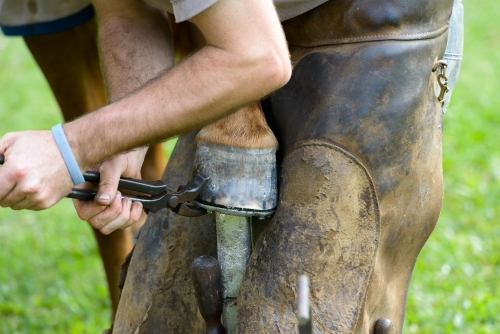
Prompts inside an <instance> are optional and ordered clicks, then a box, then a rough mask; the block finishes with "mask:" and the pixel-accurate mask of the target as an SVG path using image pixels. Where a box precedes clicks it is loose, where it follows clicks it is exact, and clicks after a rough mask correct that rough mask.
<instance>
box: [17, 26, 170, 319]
mask: <svg viewBox="0 0 500 334" xmlns="http://www.w3.org/2000/svg"><path fill="white" fill-rule="evenodd" d="M96 30H97V29H96V25H95V22H94V21H93V20H91V21H88V22H86V23H84V24H82V25H80V26H77V27H74V28H71V29H68V30H65V31H61V32H58V33H54V34H47V35H39V36H30V37H25V42H26V44H27V46H28V48H29V50H30V51H31V53H32V54H33V56H34V58H35V60H36V61H37V63H38V65H39V67H40V69H41V70H42V72H43V73H44V75H45V77H46V79H47V81H48V83H49V85H50V87H51V89H52V92H53V93H54V96H55V98H56V100H57V102H58V104H59V106H60V108H61V111H62V113H63V116H64V119H65V120H66V121H70V120H72V119H74V118H76V117H79V116H81V115H83V114H85V113H87V112H90V111H93V110H95V109H97V108H99V107H101V106H102V105H104V104H105V103H106V97H105V92H104V84H103V80H102V75H101V71H100V68H99V58H98V51H97V45H96V42H95V41H96V34H97V31H96ZM164 166H165V158H164V156H163V153H162V150H161V146H160V145H157V146H154V147H152V148H151V149H150V152H148V158H147V159H146V161H145V167H144V169H146V170H147V171H146V172H145V173H144V176H145V177H146V178H150V179H160V178H161V174H162V172H163V169H164ZM94 234H95V237H96V240H97V245H98V247H99V253H100V254H101V258H102V261H103V264H104V269H105V272H106V277H107V282H108V286H109V291H110V298H111V303H112V308H113V317H114V314H115V312H116V308H117V305H118V298H119V289H118V286H117V282H118V274H119V270H120V264H121V263H122V262H123V260H124V258H125V256H126V255H127V253H129V252H130V250H131V248H132V244H133V243H132V237H131V233H130V232H129V231H116V232H114V233H112V234H110V235H103V234H101V233H100V232H99V231H97V230H94Z"/></svg>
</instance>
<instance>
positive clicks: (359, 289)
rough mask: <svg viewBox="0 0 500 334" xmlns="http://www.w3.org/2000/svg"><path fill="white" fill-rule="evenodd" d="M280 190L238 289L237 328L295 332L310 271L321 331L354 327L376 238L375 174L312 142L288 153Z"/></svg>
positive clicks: (324, 142) (327, 143) (325, 143)
mask: <svg viewBox="0 0 500 334" xmlns="http://www.w3.org/2000/svg"><path fill="white" fill-rule="evenodd" d="M281 189H282V192H281V194H282V195H281V197H280V206H279V209H278V211H277V212H276V214H275V216H274V218H273V220H272V221H271V223H270V224H269V227H268V228H267V230H265V232H264V233H263V236H262V238H260V239H259V241H258V242H257V244H256V246H255V248H254V252H253V254H252V256H251V258H250V261H249V264H248V268H247V272H246V275H245V278H244V280H243V284H242V286H241V289H240V294H239V296H238V326H239V331H238V332H239V333H270V332H272V333H293V332H296V330H297V320H296V316H295V312H294V311H295V309H296V305H295V301H296V299H297V296H296V295H297V290H296V285H297V278H298V275H299V274H307V275H308V277H309V280H310V285H311V296H312V301H313V305H314V308H313V312H314V317H315V321H314V327H315V330H316V332H318V333H351V332H352V330H353V329H354V327H355V325H356V322H357V320H358V318H359V316H360V314H361V312H360V310H361V307H362V304H363V301H364V298H365V292H366V289H367V286H368V283H369V282H370V276H371V273H372V270H373V267H374V263H375V257H376V251H377V248H378V243H379V235H380V217H379V208H378V201H377V197H376V193H375V188H374V186H373V183H372V180H371V177H370V176H369V174H368V172H367V170H366V169H365V168H364V166H363V165H362V164H361V163H360V162H359V161H357V160H356V159H355V158H354V157H353V156H352V155H351V154H349V153H348V152H346V151H345V150H343V149H342V148H340V147H339V146H338V145H336V144H335V143H333V142H331V141H328V140H307V141H304V142H300V143H298V144H297V145H296V146H295V148H294V149H293V150H291V151H290V152H289V154H287V156H286V158H285V160H284V162H283V175H282V184H281ZM317 318H319V319H318V320H316V319H317Z"/></svg>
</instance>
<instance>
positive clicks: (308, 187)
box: [113, 0, 453, 334]
mask: <svg viewBox="0 0 500 334" xmlns="http://www.w3.org/2000/svg"><path fill="white" fill-rule="evenodd" d="M452 3H453V1H452V0H415V1H402V0H364V1H361V0H331V1H328V2H326V3H325V4H323V5H321V6H319V7H317V8H315V9H313V10H311V11H309V12H307V13H305V14H302V15H301V16H298V17H296V18H293V19H290V20H288V21H285V22H283V28H284V30H285V34H286V36H287V39H288V42H289V47H290V53H291V55H292V61H293V63H294V70H293V75H292V78H291V80H290V82H289V83H288V84H287V85H286V86H284V87H283V88H282V89H280V90H278V91H276V92H275V93H273V94H272V95H271V96H269V97H268V99H267V100H266V101H265V102H264V103H263V104H264V106H265V107H266V108H267V109H268V111H269V112H270V114H271V115H272V117H271V118H272V119H271V120H270V123H274V127H275V134H276V137H277V138H278V140H279V143H280V151H279V154H280V156H281V157H282V158H281V159H280V160H279V161H280V166H281V167H280V169H281V177H280V181H279V182H280V183H279V192H280V198H279V203H278V208H277V211H276V213H275V214H274V216H273V218H272V219H271V220H270V221H269V223H268V225H267V227H266V228H265V229H264V230H263V232H262V233H261V235H260V237H259V239H258V240H257V242H256V245H255V248H254V250H253V254H252V256H251V258H250V261H249V264H248V267H247V271H246V275H245V278H244V280H243V283H242V286H241V289H240V294H239V297H238V332H239V333H297V319H296V315H295V301H296V294H297V291H296V282H297V276H298V275H300V274H307V275H308V276H309V279H310V285H311V305H312V314H313V322H314V326H315V332H316V333H373V328H374V326H375V322H376V321H377V319H379V318H386V319H390V320H391V321H392V332H393V333H398V332H401V328H402V325H403V318H404V312H405V300H406V294H407V290H408V285H409V282H410V277H411V273H412V269H413V266H414V264H415V261H416V258H417V255H418V254H419V252H420V250H421V248H422V247H423V245H424V243H425V242H426V240H427V239H428V237H429V235H430V234H431V232H432V230H433V228H434V226H435V224H436V221H437V218H438V216H439V212H440V208H441V200H442V168H441V146H442V145H441V138H442V135H441V134H442V108H441V104H440V102H439V101H438V98H437V95H438V94H436V92H439V85H438V84H439V82H438V79H437V75H438V73H437V72H433V71H432V69H433V67H434V66H435V64H436V63H437V62H438V61H439V60H441V59H442V58H443V54H444V51H445V47H446V42H447V34H448V33H447V32H448V22H449V19H450V15H451V9H452ZM194 136H195V133H192V134H188V135H184V136H182V137H180V138H179V141H178V144H177V147H176V149H175V151H174V153H173V156H172V157H171V159H170V162H169V164H168V167H167V170H166V172H165V174H164V178H163V179H164V181H166V182H167V184H168V185H169V187H170V188H171V189H175V187H176V186H177V185H179V184H186V183H187V182H188V181H189V180H190V178H191V176H192V168H193V154H194V151H195V148H196V147H195V144H194V142H193V139H194ZM216 253H217V248H216V236H215V222H214V219H213V215H206V216H203V217H200V218H191V219H188V218H184V217H181V216H177V215H176V214H174V213H172V212H170V211H168V210H167V209H165V210H162V211H160V212H158V213H156V214H154V215H151V216H150V217H149V218H148V220H147V222H146V224H145V226H144V227H143V229H142V231H141V234H140V237H139V239H138V241H137V244H136V247H135V250H134V252H133V254H132V256H131V261H130V263H129V264H128V263H127V265H128V272H127V273H126V279H125V280H124V286H123V290H122V295H121V300H120V304H119V308H118V313H117V316H116V320H115V323H114V328H113V333H120V334H122V333H148V334H153V333H162V334H165V333H176V334H177V333H190V334H192V333H203V330H204V322H203V319H202V318H201V315H200V314H199V312H198V309H197V303H196V298H195V295H194V292H193V291H194V290H193V283H192V281H191V274H190V265H191V262H192V261H193V260H194V259H195V258H196V257H198V256H201V255H211V256H214V257H216V255H217V254H216ZM125 269H126V268H125Z"/></svg>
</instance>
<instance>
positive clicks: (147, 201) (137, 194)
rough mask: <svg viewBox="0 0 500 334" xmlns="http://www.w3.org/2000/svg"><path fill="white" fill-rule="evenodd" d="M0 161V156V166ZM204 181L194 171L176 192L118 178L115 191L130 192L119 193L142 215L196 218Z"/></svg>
mask: <svg viewBox="0 0 500 334" xmlns="http://www.w3.org/2000/svg"><path fill="white" fill-rule="evenodd" d="M4 162H5V158H4V156H3V155H0V165H2V164H3V163H4ZM83 178H84V179H85V181H87V182H90V183H93V184H99V181H100V174H99V173H96V172H91V171H87V172H85V173H83ZM208 180H209V179H208V177H207V176H206V175H204V174H203V173H200V172H198V173H196V174H195V176H194V178H193V180H192V181H191V182H189V183H188V184H186V185H181V186H179V187H178V188H177V191H172V190H170V189H168V188H167V185H166V184H165V182H163V181H161V180H157V181H144V180H137V179H129V178H120V181H119V183H118V189H120V190H126V191H129V192H133V194H131V193H127V192H123V191H122V196H123V197H128V198H130V199H131V200H132V201H134V202H141V203H142V205H143V208H144V210H145V211H146V212H157V211H158V210H160V209H163V208H168V209H170V210H172V211H173V212H175V213H177V214H178V215H181V216H185V217H199V216H203V215H205V214H206V213H207V211H206V210H205V209H202V208H200V207H198V206H196V205H195V204H193V203H194V200H195V198H196V197H198V195H200V193H201V192H202V191H203V189H204V188H205V186H206V185H207V183H208ZM96 194H97V191H96V190H92V189H79V188H73V190H71V192H70V193H69V194H68V195H67V196H66V197H68V198H74V199H80V200H84V201H90V200H93V199H94V197H95V196H96Z"/></svg>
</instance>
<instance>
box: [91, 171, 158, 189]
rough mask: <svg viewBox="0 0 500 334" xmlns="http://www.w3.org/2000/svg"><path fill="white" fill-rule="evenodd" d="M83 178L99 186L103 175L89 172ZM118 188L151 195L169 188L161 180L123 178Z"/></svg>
mask: <svg viewBox="0 0 500 334" xmlns="http://www.w3.org/2000/svg"><path fill="white" fill-rule="evenodd" d="M83 178H84V179H85V181H88V182H92V183H95V184H98V183H99V181H100V179H101V174H99V173H97V172H90V171H87V172H85V173H83ZM118 188H121V189H127V190H132V191H137V192H141V193H144V194H149V195H159V194H161V193H162V192H164V191H165V189H166V188H167V186H166V185H165V183H164V182H163V181H161V180H157V181H144V180H137V179H129V178H123V177H122V178H120V181H119V182H118Z"/></svg>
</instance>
